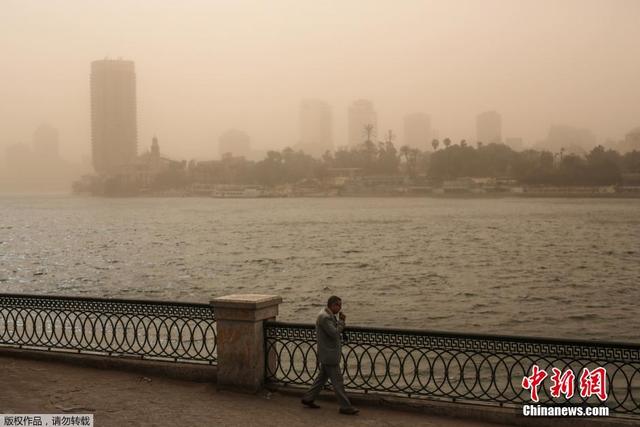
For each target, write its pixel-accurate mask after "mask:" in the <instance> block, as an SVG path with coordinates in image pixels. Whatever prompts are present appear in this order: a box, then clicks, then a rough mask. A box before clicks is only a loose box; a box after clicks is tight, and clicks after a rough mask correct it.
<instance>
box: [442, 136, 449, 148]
mask: <svg viewBox="0 0 640 427" xmlns="http://www.w3.org/2000/svg"><path fill="white" fill-rule="evenodd" d="M442 143H443V144H444V146H445V147H447V148H449V146H450V145H451V140H450V139H449V138H445V139H444V141H442Z"/></svg>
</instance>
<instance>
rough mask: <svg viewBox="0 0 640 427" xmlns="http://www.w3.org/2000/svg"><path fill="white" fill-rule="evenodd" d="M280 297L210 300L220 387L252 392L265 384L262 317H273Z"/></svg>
mask: <svg viewBox="0 0 640 427" xmlns="http://www.w3.org/2000/svg"><path fill="white" fill-rule="evenodd" d="M281 302H282V298H280V297H279V296H275V295H256V294H238V295H227V296H224V297H219V298H214V299H213V300H212V301H211V306H212V307H213V313H214V316H215V319H216V325H217V350H218V379H217V384H218V387H219V388H222V389H231V390H237V391H243V392H249V393H255V392H257V391H258V390H260V388H261V387H262V386H263V384H264V376H265V353H264V352H265V343H264V327H263V323H264V321H265V320H274V319H275V318H276V316H277V315H278V305H279V304H280V303H281Z"/></svg>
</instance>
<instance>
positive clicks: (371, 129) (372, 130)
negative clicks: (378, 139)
mask: <svg viewBox="0 0 640 427" xmlns="http://www.w3.org/2000/svg"><path fill="white" fill-rule="evenodd" d="M362 133H363V134H365V135H367V140H366V142H369V141H371V137H372V136H375V134H376V132H375V128H374V127H373V125H372V124H370V123H369V124H367V125H365V127H364V129H363V132H362Z"/></svg>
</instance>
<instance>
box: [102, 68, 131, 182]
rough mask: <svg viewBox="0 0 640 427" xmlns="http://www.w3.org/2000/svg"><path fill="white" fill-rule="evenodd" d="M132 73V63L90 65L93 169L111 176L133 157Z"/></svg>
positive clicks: (129, 162) (128, 163)
mask: <svg viewBox="0 0 640 427" xmlns="http://www.w3.org/2000/svg"><path fill="white" fill-rule="evenodd" d="M137 133H138V130H137V120H136V73H135V66H134V63H133V61H124V60H112V59H104V60H100V61H93V62H92V63H91V144H92V156H93V167H94V169H95V170H96V172H97V173H99V174H114V173H117V172H119V171H120V170H122V168H123V167H126V166H127V165H130V164H131V163H133V162H134V161H135V158H136V155H137V146H138V141H137V139H138V138H137Z"/></svg>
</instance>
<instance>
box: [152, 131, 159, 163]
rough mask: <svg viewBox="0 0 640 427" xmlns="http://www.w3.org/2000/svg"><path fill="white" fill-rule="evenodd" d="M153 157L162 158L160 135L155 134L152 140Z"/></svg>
mask: <svg viewBox="0 0 640 427" xmlns="http://www.w3.org/2000/svg"><path fill="white" fill-rule="evenodd" d="M151 157H153V158H154V159H159V158H160V146H159V145H158V137H157V136H155V135H154V136H153V139H152V140H151Z"/></svg>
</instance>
